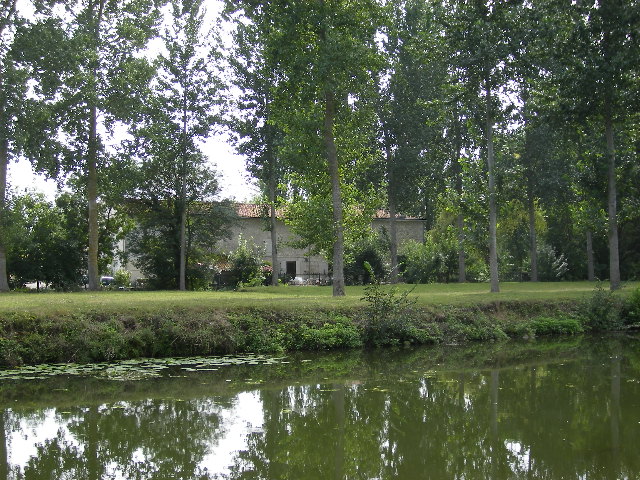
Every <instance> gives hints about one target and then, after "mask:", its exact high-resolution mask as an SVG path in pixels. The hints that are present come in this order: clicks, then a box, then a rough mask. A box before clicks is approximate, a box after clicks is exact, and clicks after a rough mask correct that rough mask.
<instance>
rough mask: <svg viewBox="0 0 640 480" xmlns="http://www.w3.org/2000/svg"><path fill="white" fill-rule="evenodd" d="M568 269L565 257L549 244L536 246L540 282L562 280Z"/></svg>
mask: <svg viewBox="0 0 640 480" xmlns="http://www.w3.org/2000/svg"><path fill="white" fill-rule="evenodd" d="M568 271H569V264H568V262H567V258H566V256H565V255H564V254H563V253H560V254H558V253H557V252H556V250H555V248H553V247H552V246H551V245H547V244H542V245H539V246H538V278H539V280H540V281H542V282H553V281H557V280H563V279H564V278H565V276H566V274H567V272H568Z"/></svg>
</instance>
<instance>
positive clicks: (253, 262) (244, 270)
mask: <svg viewBox="0 0 640 480" xmlns="http://www.w3.org/2000/svg"><path fill="white" fill-rule="evenodd" d="M263 256H264V252H263V251H261V250H260V249H259V248H258V247H257V246H256V245H252V244H250V243H249V242H248V241H247V240H245V239H244V238H242V237H240V238H239V239H238V248H236V249H235V250H234V251H233V252H232V253H231V255H229V261H230V262H231V269H230V271H229V273H230V276H231V283H232V285H233V286H234V287H236V288H242V287H257V286H259V285H262V283H263V282H264V280H265V278H264V271H263V268H262V266H263V261H262V257H263Z"/></svg>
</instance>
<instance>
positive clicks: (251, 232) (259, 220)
mask: <svg viewBox="0 0 640 480" xmlns="http://www.w3.org/2000/svg"><path fill="white" fill-rule="evenodd" d="M235 208H236V213H237V214H238V220H237V222H236V223H235V224H234V225H233V226H232V228H231V235H230V236H229V238H227V239H224V240H221V241H220V242H218V245H217V246H218V249H219V250H220V252H221V253H226V254H228V253H230V252H232V251H234V250H235V249H237V248H238V245H239V243H240V239H243V240H244V241H246V242H247V243H248V244H249V245H255V246H256V247H258V248H260V249H262V250H263V251H264V257H263V258H264V260H265V261H266V262H269V263H270V264H272V265H273V262H272V258H271V232H269V230H268V223H269V220H268V217H267V216H268V209H267V208H266V206H265V205H257V204H249V203H237V204H236V205H235ZM277 215H278V219H277V221H276V231H277V237H278V263H279V265H277V266H276V265H273V268H274V272H277V274H278V276H279V277H286V278H289V279H291V278H296V277H297V278H298V279H301V280H302V281H304V282H305V283H308V284H316V283H324V282H327V281H329V280H330V274H329V264H328V263H327V260H326V259H325V258H324V257H322V256H320V255H312V254H311V251H310V250H309V249H298V248H294V247H292V246H291V242H292V240H294V239H295V237H294V234H293V233H292V232H291V229H290V228H289V227H288V226H287V225H286V224H285V222H284V220H283V218H282V211H280V212H277ZM396 218H397V220H396V222H397V232H398V246H399V247H400V246H402V244H403V243H404V242H407V241H408V240H414V241H416V242H423V241H424V234H425V222H424V220H422V219H419V218H413V217H406V216H398V217H396ZM372 226H373V228H374V229H375V230H376V231H378V232H382V231H384V230H386V231H387V232H388V231H389V213H388V212H385V211H383V210H379V211H378V212H376V215H375V217H374V218H373V220H372ZM119 249H120V250H121V251H123V250H125V249H126V245H125V243H124V242H121V245H119ZM121 267H123V268H126V269H127V270H128V271H129V272H130V273H131V280H132V281H135V280H138V279H140V278H144V274H143V273H142V272H140V271H139V270H138V269H137V268H136V267H135V266H134V265H133V263H131V262H130V263H128V264H127V265H122V266H121ZM117 268H119V266H118V265H115V266H114V271H115V269H117Z"/></svg>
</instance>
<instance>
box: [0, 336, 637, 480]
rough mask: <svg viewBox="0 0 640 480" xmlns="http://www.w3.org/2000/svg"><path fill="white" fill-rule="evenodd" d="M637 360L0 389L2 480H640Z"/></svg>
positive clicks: (305, 370) (398, 356)
mask: <svg viewBox="0 0 640 480" xmlns="http://www.w3.org/2000/svg"><path fill="white" fill-rule="evenodd" d="M638 345H639V342H638V339H636V338H630V337H628V338H623V339H620V338H615V339H609V340H607V341H603V340H602V339H598V340H597V341H596V342H593V341H591V340H589V339H582V340H576V341H573V342H572V343H569V344H564V345H560V346H557V345H553V344H549V343H540V344H538V347H536V348H534V347H531V346H527V347H526V349H527V352H526V354H524V353H523V350H518V348H520V347H517V346H514V345H513V344H508V345H507V349H509V350H508V351H499V348H498V347H491V348H492V349H493V350H491V352H492V353H491V355H489V356H488V357H487V356H485V357H483V358H484V360H482V359H481V358H480V357H478V355H476V354H475V353H468V351H464V350H456V351H455V352H451V353H450V355H451V356H450V357H447V354H443V353H442V351H437V350H430V349H420V350H412V351H402V352H374V354H367V353H355V354H354V353H351V354H345V355H344V356H342V357H341V356H335V355H333V356H325V357H314V358H313V361H312V362H304V361H303V360H308V359H302V358H294V359H293V360H292V362H291V364H290V365H288V366H278V367H272V368H271V369H270V370H264V371H263V372H258V373H260V375H261V376H262V377H263V378H268V379H269V381H268V382H265V383H264V384H261V385H260V386H259V387H256V386H255V379H256V378H257V375H256V372H255V371H251V370H250V369H248V368H247V367H242V368H235V367H230V369H229V370H228V371H226V372H224V374H223V377H225V378H222V377H221V378H217V377H213V376H211V374H209V375H208V376H203V375H202V374H200V375H196V374H194V375H190V376H189V377H188V378H185V379H182V380H178V379H163V380H158V381H155V382H152V381H145V382H143V383H135V384H134V383H131V384H127V383H126V382H125V383H122V382H97V383H91V387H92V388H91V391H90V392H89V393H87V395H88V396H86V397H83V396H82V395H78V391H79V390H81V389H82V388H83V387H82V385H83V383H82V382H81V381H80V380H78V379H74V380H73V383H72V384H64V385H65V386H64V388H63V390H64V389H66V390H67V393H66V394H63V393H62V392H59V393H58V394H57V395H55V396H54V395H53V394H52V393H51V398H47V397H46V395H44V394H41V395H40V397H41V398H42V397H45V398H44V399H43V400H42V402H43V403H41V404H38V403H37V402H36V401H35V400H34V398H32V397H29V392H28V391H27V390H25V391H22V392H21V393H20V395H21V396H22V398H17V395H18V394H16V393H15V389H16V388H17V387H18V386H19V385H17V384H16V385H14V386H13V387H14V388H13V389H12V390H11V392H10V391H9V389H8V387H7V388H6V389H4V390H3V388H5V387H6V386H3V387H2V388H0V401H1V402H2V403H1V404H3V405H5V407H6V408H5V409H4V410H3V411H1V412H2V413H1V414H0V435H2V436H0V478H12V479H23V478H24V479H31V478H59V479H65V478H69V479H71V478H74V479H75V478H86V479H119V478H123V479H124V478H126V479H169V478H172V479H178V478H180V479H215V478H219V479H223V478H224V479H289V478H291V479H383V478H384V479H390V478H394V479H395V478H400V479H417V478H424V479H445V478H446V479H462V478H464V479H474V478H482V479H486V478H493V479H501V478H523V479H524V478H536V479H546V478H549V479H557V478H590V479H592V478H593V479H596V478H602V479H609V478H610V479H614V478H615V479H619V478H629V479H631V478H638V477H640V458H639V457H638V455H637V451H636V450H637V449H636V447H635V445H636V444H637V443H638V441H639V440H640V408H639V407H640V400H639V399H640V353H638V352H640V349H638V348H637V347H638ZM474 348H477V347H474ZM532 348H533V350H531V349H532ZM480 354H482V351H480ZM485 354H486V352H485ZM443 355H444V356H443ZM487 358H488V360H487ZM434 359H435V362H434ZM522 359H524V362H523V361H522ZM532 359H533V360H532ZM436 363H439V364H440V365H436ZM483 363H484V364H483ZM465 364H467V365H469V364H470V365H476V366H478V367H474V368H465ZM215 375H219V374H215ZM21 385H22V384H21ZM171 385H173V386H174V390H175V391H173V393H171V391H172V389H171V387H170V386H171ZM45 387H46V388H47V391H49V392H51V390H52V388H51V385H46V384H45ZM25 388H26V387H25ZM31 388H33V389H34V390H33V391H32V392H31V394H32V395H36V394H37V393H38V392H40V393H42V391H39V390H37V389H38V387H37V386H36V385H34V384H31ZM18 390H19V389H18ZM74 390H75V392H74ZM84 391H85V392H88V390H86V385H85V390H84ZM74 399H75V401H74ZM109 399H110V400H109ZM16 400H17V401H16ZM3 474H4V475H3Z"/></svg>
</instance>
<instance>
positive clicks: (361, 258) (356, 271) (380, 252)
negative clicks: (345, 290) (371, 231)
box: [344, 235, 389, 285]
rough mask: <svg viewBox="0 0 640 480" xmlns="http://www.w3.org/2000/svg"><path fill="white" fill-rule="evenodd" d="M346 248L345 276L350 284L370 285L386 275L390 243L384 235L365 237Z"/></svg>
mask: <svg viewBox="0 0 640 480" xmlns="http://www.w3.org/2000/svg"><path fill="white" fill-rule="evenodd" d="M345 250H346V251H345V265H344V277H345V282H346V283H347V284H348V285H368V284H370V283H372V282H375V279H376V278H378V279H381V278H384V277H385V276H386V274H387V269H386V268H385V259H386V257H387V255H388V253H387V252H388V251H389V245H388V242H387V241H385V239H384V238H383V237H382V236H380V235H374V236H370V237H366V238H363V239H361V240H360V241H358V242H356V243H355V244H353V245H350V246H348V248H346V249H345ZM367 265H368V267H367Z"/></svg>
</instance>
